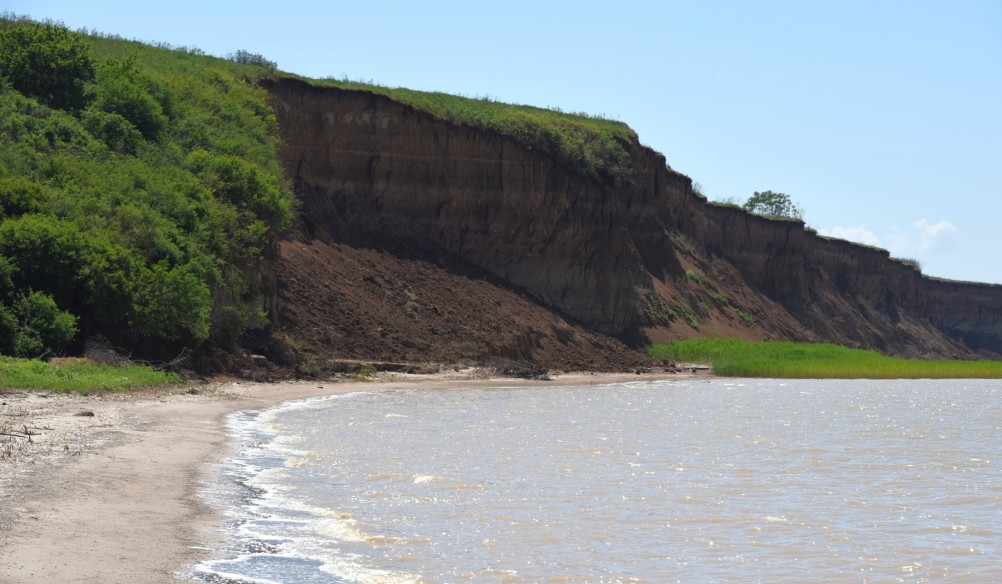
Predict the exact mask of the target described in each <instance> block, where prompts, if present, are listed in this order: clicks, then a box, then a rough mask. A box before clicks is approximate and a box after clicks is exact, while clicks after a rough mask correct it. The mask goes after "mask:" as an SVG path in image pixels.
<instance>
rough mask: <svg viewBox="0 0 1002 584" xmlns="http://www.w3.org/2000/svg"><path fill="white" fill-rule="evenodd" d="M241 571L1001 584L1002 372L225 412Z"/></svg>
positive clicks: (421, 578) (197, 569) (640, 386)
mask: <svg viewBox="0 0 1002 584" xmlns="http://www.w3.org/2000/svg"><path fill="white" fill-rule="evenodd" d="M228 424H229V430H230V431H231V432H232V434H233V436H234V437H235V442H236V444H237V446H236V447H235V450H234V453H233V455H232V457H230V458H229V459H227V460H226V461H225V463H223V464H221V465H220V467H219V468H218V472H217V473H216V475H217V476H216V478H215V479H214V480H212V481H211V483H210V484H208V485H207V486H206V489H205V493H204V496H205V498H206V500H208V501H209V502H210V503H211V504H212V505H214V506H216V507H218V508H219V509H220V510H221V511H222V512H223V516H224V517H225V519H224V521H223V522H222V523H221V524H220V526H219V529H221V530H222V533H223V536H224V537H223V540H224V541H225V543H224V544H220V545H219V546H216V548H215V549H213V550H212V551H211V553H210V554H209V556H210V559H207V560H204V561H202V562H200V563H198V564H196V565H194V566H191V567H190V568H189V570H188V573H187V574H185V575H184V576H185V577H186V578H188V579H191V580H195V581H201V582H208V583H213V584H222V583H227V584H236V583H241V584H242V583H260V584H267V583H282V584H298V583H307V582H309V583H323V584H334V583H356V582H357V583H365V584H369V583H450V582H455V583H488V582H489V583H523V582H526V583H536V582H543V583H546V582H559V583H578V582H581V583H585V582H587V583H619V582H630V583H639V582H933V581H941V580H950V581H957V582H1002V464H1000V459H1002V383H1000V382H999V381H982V380H949V381H942V380H936V381H934V380H894V381H870V380H858V381H845V380H835V381H830V380H769V379H765V380H762V379H754V380H753V379H747V380H745V379H698V378H697V379H692V378H688V379H666V380H662V381H639V382H634V383H618V384H610V385H589V386H579V387H496V388H476V389H430V388H428V387H421V388H415V389H411V390H406V389H405V390H392V391H378V392H368V393H367V392H359V393H354V394H348V395H339V396H331V397H321V398H313V399H306V400H301V401H290V402H286V403H283V404H281V405H279V406H277V407H272V408H269V409H265V410H261V411H247V412H240V413H237V414H234V415H232V416H230V418H229V419H228Z"/></svg>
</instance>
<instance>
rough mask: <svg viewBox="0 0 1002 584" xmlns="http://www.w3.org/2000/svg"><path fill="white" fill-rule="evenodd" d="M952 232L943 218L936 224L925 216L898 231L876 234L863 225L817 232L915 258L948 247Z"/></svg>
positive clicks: (954, 228) (894, 228) (897, 255)
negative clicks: (907, 227) (909, 226)
mask: <svg viewBox="0 0 1002 584" xmlns="http://www.w3.org/2000/svg"><path fill="white" fill-rule="evenodd" d="M956 232H957V228H956V227H954V226H953V224H952V223H950V222H949V221H947V220H946V219H941V220H940V221H938V222H936V223H930V222H929V220H928V219H919V220H918V221H916V222H915V223H913V224H912V229H908V230H901V229H898V228H897V227H892V228H891V231H890V233H886V234H884V235H877V234H876V233H874V232H873V231H871V230H870V229H869V228H867V227H866V226H865V225H859V226H857V227H835V228H833V229H831V230H830V231H829V230H824V229H822V230H820V231H819V233H821V235H827V236H829V237H837V238H839V239H845V240H848V241H855V242H856V243H862V244H864V245H871V246H874V247H881V248H884V249H886V250H888V251H889V252H891V255H893V256H895V257H917V256H921V255H923V254H926V253H928V252H933V251H938V250H942V249H943V248H947V249H949V247H950V246H951V244H952V239H953V234H954V233H956Z"/></svg>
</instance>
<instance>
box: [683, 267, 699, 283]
mask: <svg viewBox="0 0 1002 584" xmlns="http://www.w3.org/2000/svg"><path fill="white" fill-rule="evenodd" d="M685 277H686V278H689V279H690V280H692V281H693V282H695V283H696V284H702V283H703V279H702V278H700V277H699V274H697V273H696V272H694V271H692V270H686V271H685Z"/></svg>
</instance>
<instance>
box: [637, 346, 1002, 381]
mask: <svg viewBox="0 0 1002 584" xmlns="http://www.w3.org/2000/svg"><path fill="white" fill-rule="evenodd" d="M647 351H648V352H649V353H650V354H651V355H653V356H655V357H658V358H660V359H666V360H668V361H672V362H675V363H708V364H710V365H711V367H712V369H713V372H714V373H715V374H717V375H721V376H724V377H776V378H788V379H975V378H977V379H998V378H1002V362H1000V361H924V360H918V359H898V358H895V357H888V356H886V355H881V354H879V353H877V352H875V351H865V350H861V349H849V348H846V347H840V346H838V345H829V344H814V343H790V342H749V341H740V340H737V339H693V340H688V341H678V342H671V343H664V344H660V345H651V346H649V347H647Z"/></svg>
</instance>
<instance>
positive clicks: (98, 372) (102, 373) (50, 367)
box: [0, 357, 180, 393]
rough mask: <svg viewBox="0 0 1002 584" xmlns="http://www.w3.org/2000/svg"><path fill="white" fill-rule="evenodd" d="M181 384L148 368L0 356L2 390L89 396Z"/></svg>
mask: <svg viewBox="0 0 1002 584" xmlns="http://www.w3.org/2000/svg"><path fill="white" fill-rule="evenodd" d="M178 381H180V380H179V379H178V377H177V375H174V374H173V373H167V372H164V371H157V370H156V369H154V368H152V367H148V366H145V365H128V366H125V367H112V366H110V365H95V364H93V363H90V362H88V361H86V360H83V359H71V360H67V361H66V362H64V363H59V364H52V363H46V362H45V361H40V360H37V359H15V358H13V357H0V390H3V389H44V390H47V391H57V392H70V391H74V392H77V393H87V392H90V391H96V390H112V391H121V390H126V389H137V388H141V387H151V386H156V385H167V384H170V383H176V382H178Z"/></svg>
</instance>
